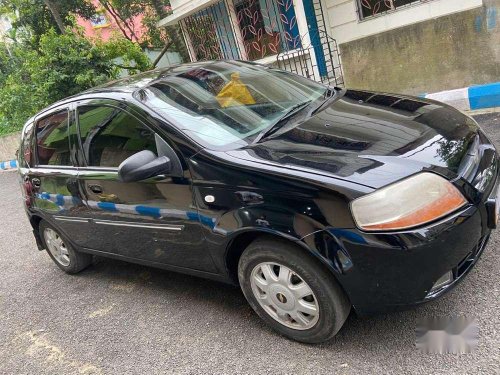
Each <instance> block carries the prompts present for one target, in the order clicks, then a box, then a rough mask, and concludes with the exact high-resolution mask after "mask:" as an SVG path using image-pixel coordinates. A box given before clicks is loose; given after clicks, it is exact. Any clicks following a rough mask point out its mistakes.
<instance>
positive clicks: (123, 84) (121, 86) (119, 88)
mask: <svg viewBox="0 0 500 375" xmlns="http://www.w3.org/2000/svg"><path fill="white" fill-rule="evenodd" d="M221 61H231V62H233V63H234V62H237V63H240V64H247V65H253V66H261V67H265V66H263V65H261V64H257V63H254V62H249V61H240V60H210V61H200V62H191V63H185V64H178V65H172V66H170V67H168V68H159V69H154V70H149V71H146V72H143V73H139V74H135V75H133V76H128V77H125V78H121V79H117V80H114V81H111V82H107V83H105V84H103V85H100V86H96V87H93V88H90V89H88V90H85V91H83V92H81V93H78V94H75V95H72V96H69V97H66V98H64V99H61V100H59V101H57V102H55V103H52V104H50V105H49V106H47V107H45V108H44V109H42V110H41V111H39V112H38V113H36V114H35V115H34V116H33V117H31V118H30V119H29V120H28V121H27V122H26V124H25V125H27V124H28V123H29V122H31V121H33V119H34V118H35V117H37V116H39V115H41V114H43V113H44V112H47V111H50V110H52V109H53V108H56V107H58V106H60V105H64V104H66V103H69V102H71V101H75V100H78V99H80V98H81V99H90V98H92V97H101V98H104V97H106V94H113V93H116V94H125V96H129V95H132V93H134V92H135V91H136V90H138V89H140V88H143V87H145V86H147V85H149V84H150V83H151V82H153V81H154V80H157V79H159V78H161V77H162V76H168V75H171V74H172V75H177V74H182V73H184V72H187V71H189V70H191V69H196V68H203V67H208V66H210V65H211V64H217V63H219V62H221ZM94 95H95V96H94Z"/></svg>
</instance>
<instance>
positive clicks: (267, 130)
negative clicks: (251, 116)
mask: <svg viewBox="0 0 500 375" xmlns="http://www.w3.org/2000/svg"><path fill="white" fill-rule="evenodd" d="M311 101H312V100H307V101H305V102H302V103H298V104H295V105H294V106H293V107H291V108H290V109H289V110H288V111H286V112H285V113H284V114H283V115H282V116H280V117H279V118H278V119H277V120H276V121H274V122H273V123H271V125H269V126H268V127H267V128H265V129H264V130H263V131H261V132H260V133H259V135H258V136H257V138H255V140H254V141H253V142H252V143H258V142H259V141H260V140H261V139H263V138H265V137H268V136H269V135H271V134H273V133H274V132H276V131H277V130H278V129H279V128H281V125H282V124H283V121H285V120H286V119H288V118H290V117H291V116H293V115H294V114H295V113H297V112H299V111H300V110H302V109H304V108H305V107H307V106H308V105H309V104H310V103H311Z"/></svg>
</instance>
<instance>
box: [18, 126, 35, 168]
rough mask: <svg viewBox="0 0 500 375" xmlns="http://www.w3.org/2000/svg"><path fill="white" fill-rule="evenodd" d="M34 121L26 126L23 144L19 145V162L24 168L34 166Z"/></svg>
mask: <svg viewBox="0 0 500 375" xmlns="http://www.w3.org/2000/svg"><path fill="white" fill-rule="evenodd" d="M33 149H34V147H33V123H30V124H28V125H26V126H25V128H24V131H23V134H22V138H21V146H20V147H19V154H18V162H19V166H20V167H22V168H28V167H31V166H33V156H34V154H33Z"/></svg>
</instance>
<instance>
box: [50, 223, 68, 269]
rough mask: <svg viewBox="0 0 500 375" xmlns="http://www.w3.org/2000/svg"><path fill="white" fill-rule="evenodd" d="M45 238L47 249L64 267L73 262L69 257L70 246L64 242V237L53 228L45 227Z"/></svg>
mask: <svg viewBox="0 0 500 375" xmlns="http://www.w3.org/2000/svg"><path fill="white" fill-rule="evenodd" d="M43 238H44V240H45V244H46V245H47V250H49V252H50V253H51V254H52V256H53V257H54V259H55V260H56V261H57V262H58V263H59V264H61V265H62V266H64V267H68V266H69V265H70V263H71V260H70V258H69V252H68V248H67V247H66V245H65V244H64V241H63V239H62V238H61V236H59V234H58V233H57V232H56V231H55V230H53V229H51V228H45V230H44V231H43Z"/></svg>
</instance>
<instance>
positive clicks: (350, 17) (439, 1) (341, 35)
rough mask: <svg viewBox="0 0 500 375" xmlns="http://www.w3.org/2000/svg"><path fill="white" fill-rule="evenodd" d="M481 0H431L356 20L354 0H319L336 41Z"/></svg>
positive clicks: (453, 10) (457, 9)
mask: <svg viewBox="0 0 500 375" xmlns="http://www.w3.org/2000/svg"><path fill="white" fill-rule="evenodd" d="M482 4H483V0H433V1H429V2H426V3H420V4H415V5H413V4H412V5H411V6H408V7H404V8H400V9H396V10H395V11H393V12H390V13H386V14H381V15H379V16H377V17H373V18H369V19H365V20H363V21H359V19H358V14H357V9H356V0H323V9H324V11H325V13H326V14H325V18H327V22H328V24H329V25H330V28H331V29H330V35H331V36H332V37H333V38H335V39H336V40H337V43H339V44H341V43H345V42H349V41H352V40H355V39H360V38H363V37H365V36H369V35H373V34H378V33H381V32H384V31H388V30H392V29H396V28H398V27H401V26H406V25H410V24H413V23H417V22H422V21H425V20H428V19H432V18H437V17H441V16H445V15H447V14H452V13H456V12H462V11H465V10H469V9H473V8H477V7H480V6H481V5H482Z"/></svg>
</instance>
